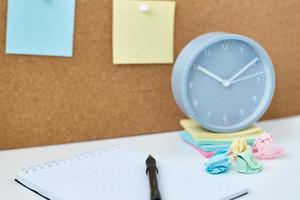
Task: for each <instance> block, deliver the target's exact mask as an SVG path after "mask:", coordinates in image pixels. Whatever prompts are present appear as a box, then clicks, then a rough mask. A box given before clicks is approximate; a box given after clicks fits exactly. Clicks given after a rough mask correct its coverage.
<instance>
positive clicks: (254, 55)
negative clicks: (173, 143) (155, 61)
mask: <svg viewBox="0 0 300 200" xmlns="http://www.w3.org/2000/svg"><path fill="white" fill-rule="evenodd" d="M274 89H275V73H274V68H273V64H272V62H271V59H270V57H269V56H268V54H267V52H266V51H265V50H264V49H263V47H262V46H261V45H260V44H258V43H257V42H256V41H254V40H253V39H250V38H249V37H246V36H242V35H238V34H231V33H223V32H213V33H207V34H204V35H201V36H199V37H197V38H195V39H194V40H192V41H191V42H189V43H188V44H187V45H186V46H185V47H184V48H183V50H182V51H181V52H180V54H179V55H178V57H177V59H176V62H175V65H174V68H173V72H172V92H173V96H174V98H175V101H176V103H177V105H178V106H179V108H180V109H181V110H182V111H183V112H184V113H185V114H186V115H187V116H188V117H190V118H191V119H193V120H194V121H196V122H198V123H199V124H200V125H201V126H202V127H204V128H206V129H208V130H210V131H213V132H234V131H239V130H242V129H245V128H247V127H249V126H250V125H252V124H253V123H255V122H256V121H257V120H259V119H260V118H261V117H262V115H263V114H264V113H265V112H266V110H267V108H268V107H269V105H270V103H271V100H272V98H273V94H274Z"/></svg>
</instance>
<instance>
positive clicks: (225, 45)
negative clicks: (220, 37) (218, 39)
mask: <svg viewBox="0 0 300 200" xmlns="http://www.w3.org/2000/svg"><path fill="white" fill-rule="evenodd" d="M222 49H223V50H225V51H226V50H228V49H229V44H228V43H227V42H223V43H222Z"/></svg>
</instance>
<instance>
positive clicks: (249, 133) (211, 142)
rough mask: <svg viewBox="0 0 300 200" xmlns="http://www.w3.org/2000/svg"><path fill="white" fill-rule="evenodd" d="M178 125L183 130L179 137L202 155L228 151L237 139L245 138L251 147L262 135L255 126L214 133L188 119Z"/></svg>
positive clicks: (261, 131)
mask: <svg viewBox="0 0 300 200" xmlns="http://www.w3.org/2000/svg"><path fill="white" fill-rule="evenodd" d="M180 124H181V126H182V127H183V128H184V130H185V131H182V132H181V133H180V137H181V138H182V139H183V140H185V141H186V142H188V143H189V144H191V145H192V146H194V147H195V148H197V149H198V150H199V151H200V152H204V153H207V152H214V151H216V150H219V149H228V147H229V146H230V145H231V143H232V141H233V140H234V139H237V138H245V139H246V140H247V142H248V144H249V145H252V144H253V142H254V140H255V139H256V138H257V137H258V136H260V135H262V134H263V133H264V131H263V130H262V129H261V128H259V127H257V126H255V125H252V126H251V127H249V128H248V129H245V130H242V131H238V132H232V133H215V132H211V131H208V130H206V129H204V128H202V127H201V126H200V125H199V124H197V123H196V122H195V121H193V120H190V119H184V120H181V121H180Z"/></svg>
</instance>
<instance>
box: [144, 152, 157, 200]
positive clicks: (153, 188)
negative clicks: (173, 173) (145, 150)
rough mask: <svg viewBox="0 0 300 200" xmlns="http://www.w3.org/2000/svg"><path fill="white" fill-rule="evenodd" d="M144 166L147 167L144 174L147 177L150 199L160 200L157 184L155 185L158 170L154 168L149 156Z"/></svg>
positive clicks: (154, 164) (151, 158) (154, 163)
mask: <svg viewBox="0 0 300 200" xmlns="http://www.w3.org/2000/svg"><path fill="white" fill-rule="evenodd" d="M146 165H147V169H146V174H147V175H148V177H149V182H150V189H151V194H150V199H151V200H161V198H160V193H159V189H158V183H157V173H158V169H157V167H156V161H155V159H154V158H153V157H152V156H151V155H149V156H148V158H147V160H146Z"/></svg>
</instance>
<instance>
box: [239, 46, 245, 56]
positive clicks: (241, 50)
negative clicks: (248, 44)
mask: <svg viewBox="0 0 300 200" xmlns="http://www.w3.org/2000/svg"><path fill="white" fill-rule="evenodd" d="M240 52H241V54H242V55H243V54H244V47H241V48H240Z"/></svg>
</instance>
